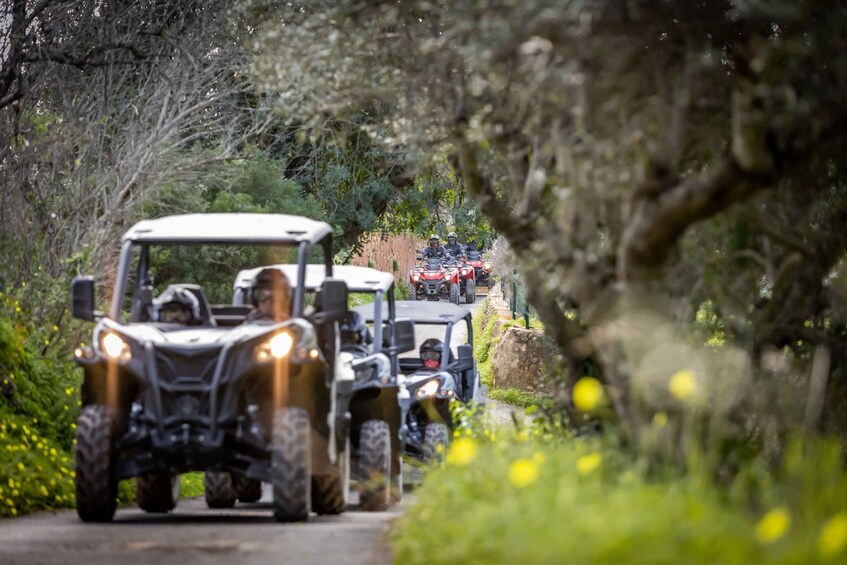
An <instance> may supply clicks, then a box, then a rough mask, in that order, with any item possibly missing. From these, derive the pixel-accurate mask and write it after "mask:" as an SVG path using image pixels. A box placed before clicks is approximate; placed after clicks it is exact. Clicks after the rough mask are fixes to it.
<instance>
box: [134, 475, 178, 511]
mask: <svg viewBox="0 0 847 565" xmlns="http://www.w3.org/2000/svg"><path fill="white" fill-rule="evenodd" d="M135 500H136V502H137V503H138V507H139V508H141V509H142V510H144V511H145V512H154V513H165V512H170V511H171V510H173V509H174V508H176V504H177V502H178V501H179V475H177V474H175V473H171V472H169V471H162V472H159V473H150V474H149V475H142V476H140V477H135Z"/></svg>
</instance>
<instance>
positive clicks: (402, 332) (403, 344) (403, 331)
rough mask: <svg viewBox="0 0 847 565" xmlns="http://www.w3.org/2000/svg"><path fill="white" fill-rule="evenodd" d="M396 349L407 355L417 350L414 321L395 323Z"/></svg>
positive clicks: (398, 321)
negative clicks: (408, 352)
mask: <svg viewBox="0 0 847 565" xmlns="http://www.w3.org/2000/svg"><path fill="white" fill-rule="evenodd" d="M394 349H395V350H396V351H397V353H406V352H407V351H414V349H415V323H414V322H413V321H412V320H397V321H395V322H394Z"/></svg>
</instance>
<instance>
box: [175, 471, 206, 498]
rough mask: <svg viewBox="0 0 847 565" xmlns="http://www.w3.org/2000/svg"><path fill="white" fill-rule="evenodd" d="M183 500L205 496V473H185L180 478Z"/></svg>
mask: <svg viewBox="0 0 847 565" xmlns="http://www.w3.org/2000/svg"><path fill="white" fill-rule="evenodd" d="M179 487H180V494H179V496H180V497H181V498H197V497H198V496H203V473H201V472H195V473H185V474H184V475H181V476H180V485H179Z"/></svg>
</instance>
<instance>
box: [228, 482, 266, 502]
mask: <svg viewBox="0 0 847 565" xmlns="http://www.w3.org/2000/svg"><path fill="white" fill-rule="evenodd" d="M233 480H234V481H235V492H236V493H237V494H238V501H239V502H259V499H261V498H262V481H260V480H257V479H248V478H247V477H242V476H241V475H233Z"/></svg>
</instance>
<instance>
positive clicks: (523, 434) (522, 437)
mask: <svg viewBox="0 0 847 565" xmlns="http://www.w3.org/2000/svg"><path fill="white" fill-rule="evenodd" d="M517 440H518V441H528V440H529V432H527V431H526V430H521V431H519V432H518V435H517Z"/></svg>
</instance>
